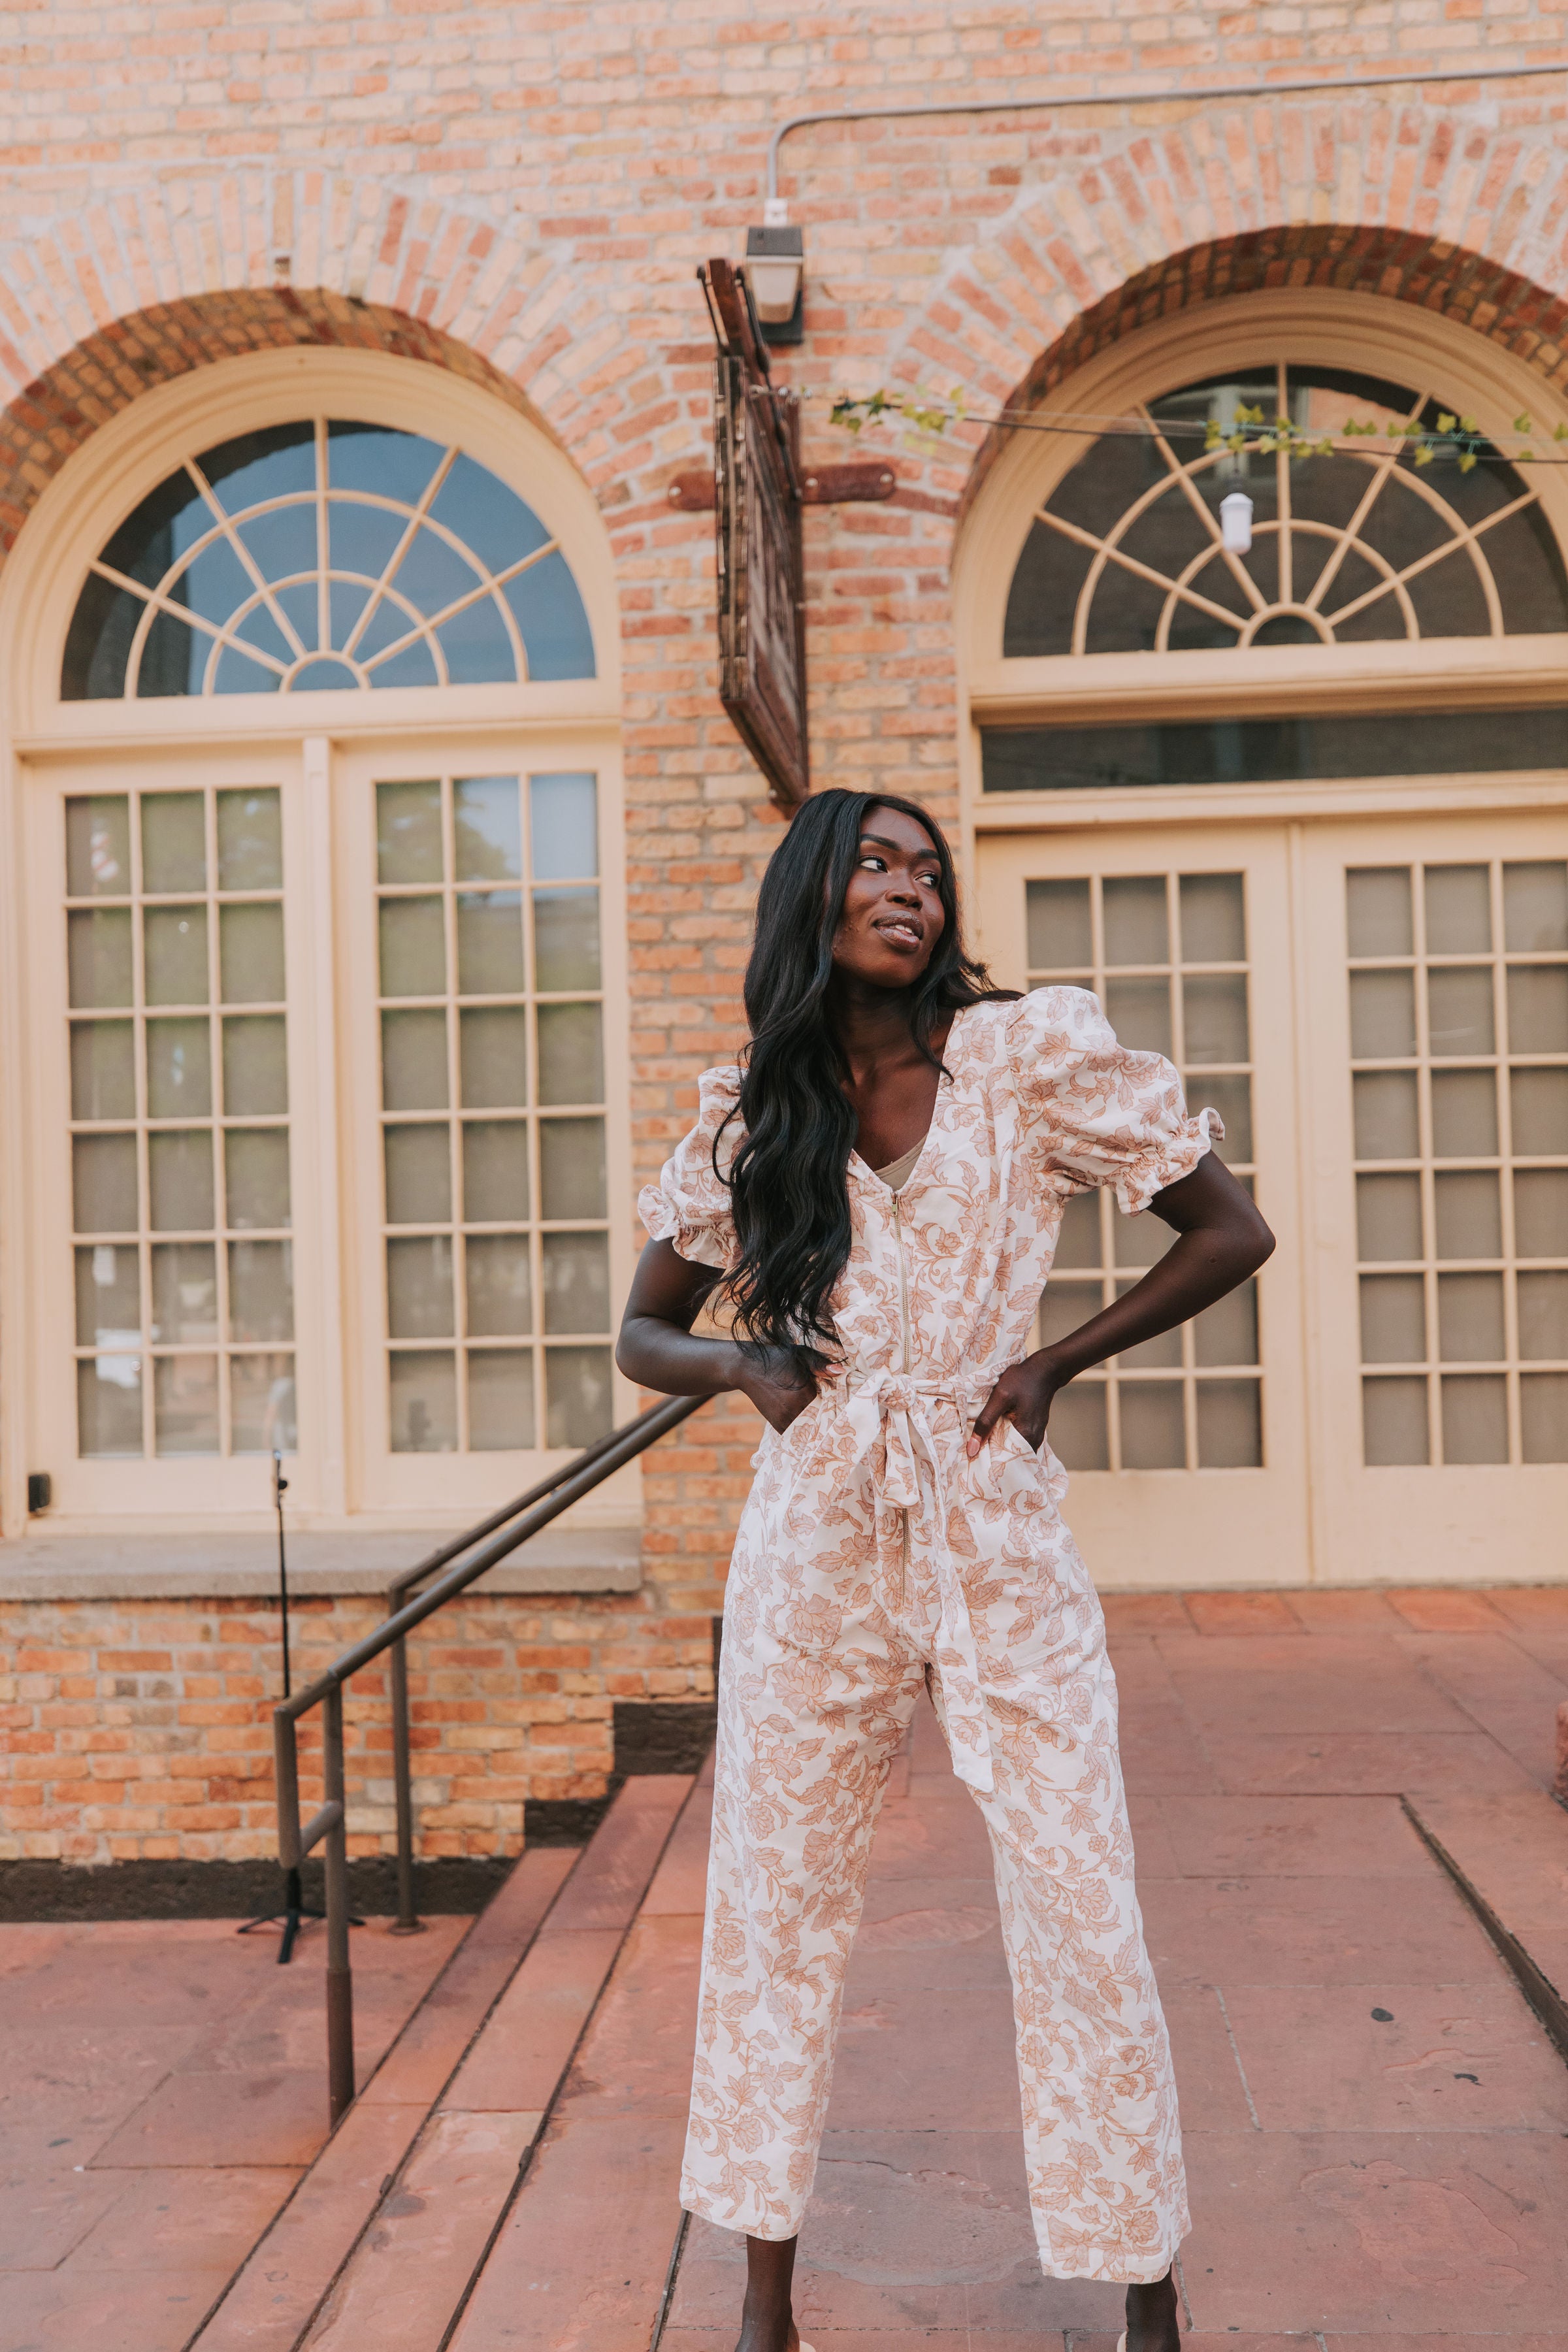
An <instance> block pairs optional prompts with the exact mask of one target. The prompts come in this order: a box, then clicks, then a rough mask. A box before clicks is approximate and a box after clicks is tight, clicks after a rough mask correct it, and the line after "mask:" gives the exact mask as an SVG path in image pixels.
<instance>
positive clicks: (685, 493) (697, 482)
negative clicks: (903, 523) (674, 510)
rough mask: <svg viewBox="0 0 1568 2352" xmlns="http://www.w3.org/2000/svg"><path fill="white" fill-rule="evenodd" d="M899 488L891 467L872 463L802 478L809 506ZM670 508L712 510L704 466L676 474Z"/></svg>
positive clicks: (823, 469)
mask: <svg viewBox="0 0 1568 2352" xmlns="http://www.w3.org/2000/svg"><path fill="white" fill-rule="evenodd" d="M897 488H898V478H897V476H896V475H895V474H894V472H893V469H892V467H891V466H884V465H878V464H877V463H875V462H874V461H873V462H872V463H871V464H869V465H862V466H817V467H814V468H812V469H811V470H809V471H803V472H802V475H801V489H802V492H803V494H804V499H803V502H804V503H805V505H806V506H808V507H838V506H850V505H855V504H863V503H866V502H868V501H872V500H875V499H890V498H891V497H892V495H893V492H894V491H895V490H896V489H897ZM667 495H668V499H669V503H670V505H671V506H672V507H679V509H680V511H681V513H682V514H689V513H692V512H694V511H696V510H698V509H706V510H707V511H708V512H709V513H711V512H712V510H713V505H714V492H713V476H712V473H711V471H710V468H709V467H705V466H693V467H690V468H689V470H688V471H686V472H684V473H679V474H677V476H676V477H675V479H674V480H673V481H672V482H671V484H670V486H669V488H668V493H667Z"/></svg>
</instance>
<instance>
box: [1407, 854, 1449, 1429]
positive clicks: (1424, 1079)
mask: <svg viewBox="0 0 1568 2352" xmlns="http://www.w3.org/2000/svg"><path fill="white" fill-rule="evenodd" d="M1407 870H1408V872H1409V874H1410V926H1411V929H1410V944H1411V950H1412V952H1411V959H1410V971H1411V977H1412V994H1413V996H1414V999H1415V1118H1416V1122H1417V1130H1416V1142H1417V1144H1418V1146H1419V1148H1420V1152H1421V1171H1420V1182H1421V1295H1422V1298H1423V1301H1424V1303H1425V1307H1426V1458H1427V1460H1428V1462H1430V1463H1432V1464H1434V1465H1441V1463H1442V1460H1443V1380H1442V1374H1441V1372H1440V1371H1439V1370H1437V1369H1436V1367H1437V1366H1438V1365H1440V1364H1441V1362H1442V1359H1443V1344H1442V1338H1441V1329H1440V1326H1439V1323H1438V1319H1437V1184H1436V1172H1435V1168H1434V1152H1435V1139H1434V1135H1433V1128H1432V1024H1431V1022H1430V1020H1429V1018H1428V990H1429V986H1430V979H1429V974H1430V965H1429V962H1428V959H1427V952H1426V866H1423V865H1419V864H1417V865H1415V866H1411V867H1410V868H1408V869H1407Z"/></svg>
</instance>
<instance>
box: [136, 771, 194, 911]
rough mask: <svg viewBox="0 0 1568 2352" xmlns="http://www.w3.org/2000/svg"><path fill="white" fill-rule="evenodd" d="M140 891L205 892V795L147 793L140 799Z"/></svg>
mask: <svg viewBox="0 0 1568 2352" xmlns="http://www.w3.org/2000/svg"><path fill="white" fill-rule="evenodd" d="M206 887H207V812H206V795H205V793H145V794H144V795H143V796H142V888H143V889H144V890H153V891H163V890H189V891H196V892H199V891H205V888H206Z"/></svg>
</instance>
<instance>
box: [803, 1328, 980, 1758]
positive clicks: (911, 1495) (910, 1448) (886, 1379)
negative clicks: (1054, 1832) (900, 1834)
mask: <svg viewBox="0 0 1568 2352" xmlns="http://www.w3.org/2000/svg"><path fill="white" fill-rule="evenodd" d="M996 1377H997V1376H996V1374H995V1373H994V1372H969V1371H963V1372H955V1373H952V1374H950V1375H949V1376H948V1377H947V1378H946V1379H940V1378H935V1377H932V1378H929V1379H925V1378H922V1377H921V1375H920V1374H919V1373H918V1372H891V1371H880V1372H851V1373H850V1374H849V1375H848V1377H847V1379H846V1380H845V1381H844V1382H843V1384H842V1386H841V1387H840V1386H839V1384H838V1383H837V1382H835V1383H834V1384H833V1387H832V1389H830V1391H829V1394H831V1395H835V1396H836V1397H837V1400H838V1402H839V1404H840V1409H841V1410H842V1412H843V1413H844V1415H845V1418H846V1419H847V1422H848V1423H849V1427H850V1430H851V1432H852V1433H853V1435H854V1440H855V1451H854V1453H853V1454H852V1456H851V1457H850V1459H849V1461H848V1463H847V1465H845V1475H846V1476H850V1475H853V1474H854V1472H855V1471H856V1470H857V1469H858V1467H859V1465H860V1464H861V1463H862V1462H863V1461H864V1460H865V1458H866V1456H867V1454H869V1453H870V1452H871V1450H872V1448H873V1447H874V1446H875V1445H876V1444H878V1443H879V1441H880V1442H881V1443H882V1444H883V1446H884V1450H885V1456H886V1465H887V1467H886V1484H885V1486H884V1487H883V1495H884V1497H885V1499H886V1500H887V1501H888V1502H889V1503H892V1504H893V1505H895V1506H896V1507H899V1508H900V1509H902V1510H905V1511H908V1512H910V1513H911V1514H913V1519H912V1521H911V1524H914V1523H916V1522H918V1521H919V1520H920V1518H921V1516H922V1510H921V1477H920V1464H921V1459H922V1457H923V1459H924V1460H925V1462H926V1463H927V1464H928V1465H929V1466H930V1471H931V1547H930V1556H931V1569H932V1571H933V1573H934V1576H935V1579H936V1589H937V1596H938V1600H939V1602H940V1613H939V1618H938V1623H937V1637H936V1646H935V1653H934V1655H935V1663H936V1668H937V1672H938V1673H939V1674H940V1675H941V1676H942V1697H943V1699H944V1701H945V1702H946V1708H947V1730H948V1737H949V1738H950V1740H951V1741H952V1757H953V1769H954V1771H955V1772H956V1773H957V1775H958V1777H959V1779H960V1780H965V1781H967V1782H968V1784H969V1786H970V1787H971V1788H972V1789H977V1790H980V1791H981V1792H982V1794H984V1795H987V1796H988V1795H990V1793H991V1791H992V1790H993V1788H994V1785H995V1783H994V1779H993V1776H992V1769H991V1735H990V1731H989V1728H988V1727H987V1724H986V1720H985V1709H984V1705H983V1703H982V1699H981V1694H980V1663H979V1659H978V1656H977V1654H976V1650H975V1643H974V1628H973V1625H972V1624H971V1622H970V1618H969V1603H968V1601H967V1600H966V1599H965V1597H964V1591H963V1584H962V1582H961V1581H960V1579H959V1574H958V1563H957V1562H956V1560H955V1559H953V1556H952V1547H951V1545H950V1544H949V1542H948V1507H949V1506H948V1491H947V1473H946V1471H945V1469H944V1468H943V1465H942V1449H941V1447H939V1445H938V1444H937V1442H936V1436H935V1433H934V1432H933V1431H932V1429H931V1423H930V1420H929V1419H928V1417H927V1415H928V1411H929V1408H930V1406H931V1403H933V1402H937V1401H939V1400H942V1401H945V1402H948V1403H950V1404H952V1405H954V1406H956V1408H957V1410H958V1413H959V1417H960V1420H961V1422H962V1423H963V1429H964V1433H965V1434H966V1435H967V1433H968V1430H969V1426H970V1423H972V1422H973V1419H974V1416H975V1414H976V1413H977V1412H979V1411H980V1408H981V1406H982V1405H983V1404H984V1402H985V1400H986V1398H987V1397H988V1396H989V1395H990V1393H991V1391H992V1388H993V1387H994V1384H995V1381H996Z"/></svg>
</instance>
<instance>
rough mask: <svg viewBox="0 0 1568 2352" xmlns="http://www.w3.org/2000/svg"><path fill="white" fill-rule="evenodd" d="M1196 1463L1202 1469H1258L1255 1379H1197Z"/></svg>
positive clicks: (1260, 1447)
mask: <svg viewBox="0 0 1568 2352" xmlns="http://www.w3.org/2000/svg"><path fill="white" fill-rule="evenodd" d="M1197 1399H1198V1464H1199V1466H1200V1468H1202V1469H1205V1470H1257V1469H1258V1468H1260V1467H1261V1466H1262V1462H1263V1423H1262V1412H1261V1399H1260V1395H1259V1391H1258V1382H1257V1381H1199V1382H1198V1389H1197Z"/></svg>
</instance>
